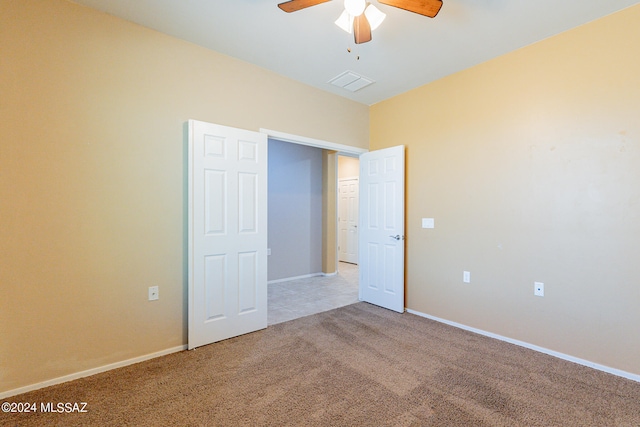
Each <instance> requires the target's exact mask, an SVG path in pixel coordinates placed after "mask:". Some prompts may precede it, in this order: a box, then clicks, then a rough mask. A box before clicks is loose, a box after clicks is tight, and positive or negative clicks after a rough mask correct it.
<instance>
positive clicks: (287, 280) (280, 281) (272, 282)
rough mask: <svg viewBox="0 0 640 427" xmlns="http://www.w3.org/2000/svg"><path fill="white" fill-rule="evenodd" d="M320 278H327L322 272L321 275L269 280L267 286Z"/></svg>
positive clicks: (313, 274)
mask: <svg viewBox="0 0 640 427" xmlns="http://www.w3.org/2000/svg"><path fill="white" fill-rule="evenodd" d="M318 276H325V274H324V273H322V272H320V273H311V274H303V275H302V276H294V277H285V278H284V279H276V280H269V281H268V282H267V285H272V284H274V283H282V282H290V281H292V280H300V279H309V278H311V277H318Z"/></svg>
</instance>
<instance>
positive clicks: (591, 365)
mask: <svg viewBox="0 0 640 427" xmlns="http://www.w3.org/2000/svg"><path fill="white" fill-rule="evenodd" d="M406 310H407V313H411V314H415V315H416V316H420V317H425V318H427V319H431V320H435V321H436V322H440V323H445V324H447V325H450V326H454V327H456V328H460V329H464V330H465V331H470V332H475V333H476V334H480V335H484V336H486V337H489V338H495V339H497V340H500V341H505V342H508V343H510V344H515V345H518V346H520V347H524V348H528V349H530V350H534V351H537V352H540V353H544V354H548V355H549V356H554V357H557V358H558V359H563V360H567V361H569V362H573V363H577V364H578V365H583V366H588V367H589V368H593V369H597V370H599V371H603V372H606V373H608V374H612V375H616V376H618V377H623V378H627V379H629V380H632V381H637V382H640V375H637V374H632V373H631V372H626V371H622V370H620V369H616V368H611V367H609V366H605V365H600V364H599V363H594V362H591V361H589V360H585V359H580V358H578V357H574V356H570V355H568V354H564V353H560V352H557V351H554V350H549V349H548V348H544V347H540V346H537V345H535V344H530V343H528V342H524V341H519V340H515V339H513V338H508V337H503V336H502V335H498V334H494V333H492V332H487V331H483V330H482V329H476V328H472V327H471V326H466V325H463V324H461V323H456V322H452V321H450V320H446V319H441V318H439V317H435V316H431V315H429V314H425V313H421V312H419V311H415V310H411V309H408V308H407V309H406Z"/></svg>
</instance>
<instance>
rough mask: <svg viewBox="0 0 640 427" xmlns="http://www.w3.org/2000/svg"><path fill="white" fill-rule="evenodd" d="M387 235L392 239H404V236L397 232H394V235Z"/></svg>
mask: <svg viewBox="0 0 640 427" xmlns="http://www.w3.org/2000/svg"><path fill="white" fill-rule="evenodd" d="M389 237H391V238H392V239H396V240H404V236H401V235H399V234H396V235H395V236H389Z"/></svg>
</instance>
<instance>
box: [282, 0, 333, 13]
mask: <svg viewBox="0 0 640 427" xmlns="http://www.w3.org/2000/svg"><path fill="white" fill-rule="evenodd" d="M328 1H330V0H290V1H286V2H284V3H280V4H279V5H278V7H279V8H280V9H282V10H284V11H285V12H287V13H291V12H295V11H297V10H300V9H305V8H307V7H311V6H315V5H317V4H320V3H326V2H328Z"/></svg>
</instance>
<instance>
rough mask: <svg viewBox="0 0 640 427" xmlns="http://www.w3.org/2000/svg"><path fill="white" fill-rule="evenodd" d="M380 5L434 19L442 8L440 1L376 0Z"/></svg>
mask: <svg viewBox="0 0 640 427" xmlns="http://www.w3.org/2000/svg"><path fill="white" fill-rule="evenodd" d="M378 2H380V3H382V4H386V5H389V6H393V7H397V8H399V9H404V10H408V11H409V12H414V13H418V14H420V15H424V16H428V17H429V18H434V17H435V16H436V15H437V14H438V12H440V8H441V7H442V0H378Z"/></svg>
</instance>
